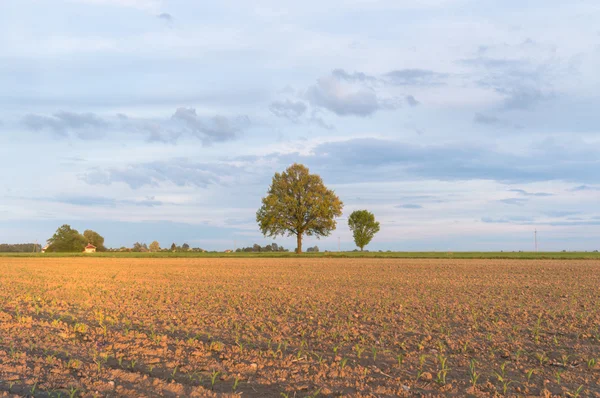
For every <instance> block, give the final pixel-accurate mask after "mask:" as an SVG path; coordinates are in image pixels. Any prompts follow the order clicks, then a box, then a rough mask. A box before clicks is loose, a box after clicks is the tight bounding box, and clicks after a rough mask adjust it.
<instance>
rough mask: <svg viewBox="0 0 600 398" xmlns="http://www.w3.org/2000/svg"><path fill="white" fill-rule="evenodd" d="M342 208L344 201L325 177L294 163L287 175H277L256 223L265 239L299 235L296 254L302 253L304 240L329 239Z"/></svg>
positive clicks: (286, 172) (257, 215)
mask: <svg viewBox="0 0 600 398" xmlns="http://www.w3.org/2000/svg"><path fill="white" fill-rule="evenodd" d="M342 208H343V203H342V201H341V200H340V199H339V198H338V197H337V196H336V195H335V193H334V192H333V191H331V190H329V189H327V187H325V184H323V180H322V179H321V177H319V176H318V175H316V174H310V173H309V170H308V168H307V167H306V166H303V165H301V164H297V163H294V164H293V165H291V166H290V167H288V168H287V170H286V171H284V172H283V173H281V174H280V173H275V176H274V177H273V181H272V183H271V186H270V187H269V191H268V192H267V196H266V197H264V198H263V199H262V206H261V208H260V209H258V211H257V212H256V221H257V222H258V225H259V227H260V230H261V232H262V233H263V235H265V236H271V237H275V236H277V235H285V234H287V235H288V236H291V235H296V240H297V243H298V246H297V249H296V253H302V237H303V236H304V235H305V234H306V235H308V236H317V237H321V236H328V235H329V234H330V233H331V231H333V230H334V229H335V226H336V222H335V217H339V216H341V215H342Z"/></svg>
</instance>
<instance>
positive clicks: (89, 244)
mask: <svg viewBox="0 0 600 398" xmlns="http://www.w3.org/2000/svg"><path fill="white" fill-rule="evenodd" d="M80 247H81V246H80ZM85 248H86V249H95V248H96V246H94V245H92V244H91V243H88V245H87V246H86V247H85Z"/></svg>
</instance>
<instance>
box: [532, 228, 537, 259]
mask: <svg viewBox="0 0 600 398" xmlns="http://www.w3.org/2000/svg"><path fill="white" fill-rule="evenodd" d="M533 238H534V241H535V251H536V253H537V251H538V244H537V228H536V229H535V231H533Z"/></svg>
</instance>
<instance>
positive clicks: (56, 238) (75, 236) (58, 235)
mask: <svg viewBox="0 0 600 398" xmlns="http://www.w3.org/2000/svg"><path fill="white" fill-rule="evenodd" d="M87 243H88V242H87V241H86V239H85V237H84V236H83V235H81V234H80V233H79V232H78V231H77V230H76V229H73V228H71V226H70V225H67V224H64V225H63V226H61V227H60V228H58V229H57V230H56V232H55V233H54V235H52V237H51V238H50V239H48V245H49V246H48V249H47V251H49V252H81V251H83V248H84V247H85V245H86V244H87Z"/></svg>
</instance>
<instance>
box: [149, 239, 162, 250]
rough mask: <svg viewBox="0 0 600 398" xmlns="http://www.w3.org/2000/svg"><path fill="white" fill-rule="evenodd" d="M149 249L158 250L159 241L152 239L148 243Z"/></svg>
mask: <svg viewBox="0 0 600 398" xmlns="http://www.w3.org/2000/svg"><path fill="white" fill-rule="evenodd" d="M149 250H150V251H151V252H158V251H160V243H158V242H157V241H154V242H152V243H150V247H149Z"/></svg>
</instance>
